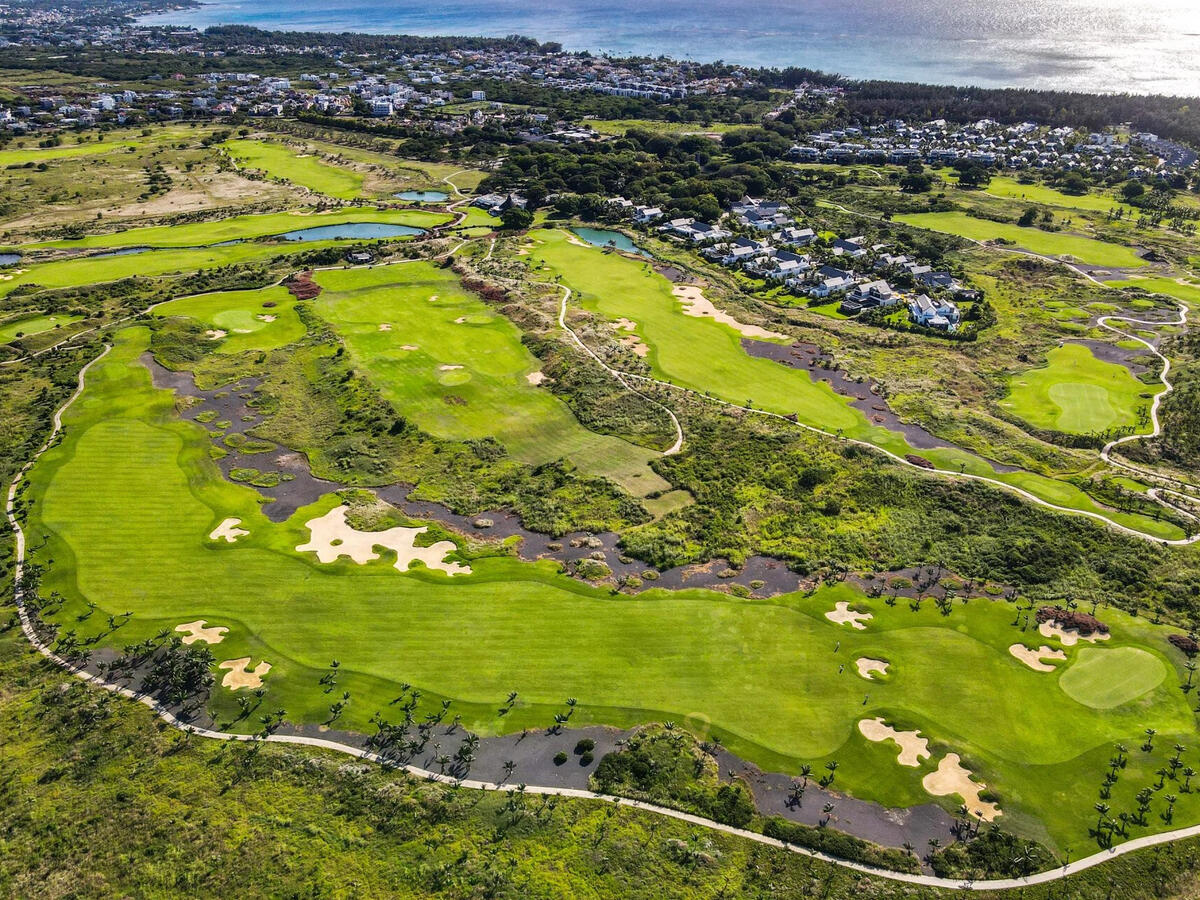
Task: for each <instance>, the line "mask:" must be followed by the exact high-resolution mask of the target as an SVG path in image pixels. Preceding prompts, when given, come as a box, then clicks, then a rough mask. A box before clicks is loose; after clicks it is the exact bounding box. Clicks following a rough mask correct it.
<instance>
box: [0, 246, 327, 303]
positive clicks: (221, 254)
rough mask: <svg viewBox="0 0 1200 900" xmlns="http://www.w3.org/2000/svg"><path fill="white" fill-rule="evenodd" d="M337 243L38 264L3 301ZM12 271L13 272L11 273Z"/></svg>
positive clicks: (8, 287) (6, 288) (4, 285)
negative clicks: (36, 291)
mask: <svg viewBox="0 0 1200 900" xmlns="http://www.w3.org/2000/svg"><path fill="white" fill-rule="evenodd" d="M337 244H338V242H337V241H312V242H308V243H304V244H298V243H289V242H281V243H245V244H233V245H230V246H227V247H202V248H197V249H194V250H152V251H148V252H146V253H136V254H129V255H127V256H108V257H104V258H103V259H95V258H92V259H89V258H86V257H79V258H75V259H62V260H56V261H54V262H47V263H34V264H32V265H29V266H27V267H26V268H25V270H24V271H23V272H22V273H21V274H20V275H16V274H14V275H13V278H12V280H11V281H0V297H4V296H7V295H8V294H9V293H10V292H11V291H12V290H13V288H16V287H18V286H20V285H30V286H37V287H41V288H66V287H79V286H81V285H85V284H98V283H101V282H106V281H117V280H119V279H122V278H132V277H134V276H135V275H145V276H150V277H154V276H160V275H178V274H186V273H189V272H197V271H200V270H202V269H216V268H219V267H221V266H230V265H236V264H239V263H252V262H262V261H265V260H268V259H271V258H272V257H276V256H282V255H285V254H288V253H295V252H297V251H299V250H319V249H321V248H324V247H333V246H337ZM10 271H12V270H10Z"/></svg>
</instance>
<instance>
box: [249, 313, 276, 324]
mask: <svg viewBox="0 0 1200 900" xmlns="http://www.w3.org/2000/svg"><path fill="white" fill-rule="evenodd" d="M254 318H256V319H258V321H260V322H274V321H275V320H276V319H278V318H279V316H273V315H271V314H270V313H260V314H259V315H257V316H255V317H254Z"/></svg>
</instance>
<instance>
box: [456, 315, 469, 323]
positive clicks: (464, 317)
mask: <svg viewBox="0 0 1200 900" xmlns="http://www.w3.org/2000/svg"><path fill="white" fill-rule="evenodd" d="M466 321H467V317H466V316H459V317H458V318H457V319H455V320H454V324H455V325H462V324H464V323H465V322H466Z"/></svg>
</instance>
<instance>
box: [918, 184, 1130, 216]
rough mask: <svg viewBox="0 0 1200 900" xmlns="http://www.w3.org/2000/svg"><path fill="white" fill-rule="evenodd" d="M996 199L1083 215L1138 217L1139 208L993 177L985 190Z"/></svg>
mask: <svg viewBox="0 0 1200 900" xmlns="http://www.w3.org/2000/svg"><path fill="white" fill-rule="evenodd" d="M941 174H943V176H944V177H947V180H949V181H952V182H957V180H958V179H957V178H955V177H949V176H946V175H945V173H941ZM983 192H984V193H986V194H991V195H992V196H993V197H1002V198H1004V199H1006V200H1019V201H1021V202H1028V203H1037V204H1041V205H1043V206H1059V207H1062V208H1064V209H1075V210H1079V211H1081V212H1098V213H1107V212H1108V211H1109V210H1110V209H1124V210H1125V213H1126V214H1127V215H1130V214H1132V215H1134V216H1135V217H1136V216H1137V214H1138V212H1139V211H1138V210H1137V209H1136V208H1135V207H1132V206H1130V205H1129V204H1127V203H1123V202H1122V201H1121V200H1118V199H1117V198H1116V197H1115V196H1113V195H1111V194H1105V193H1100V192H1096V191H1089V192H1088V193H1086V194H1065V193H1063V192H1062V191H1060V190H1056V189H1055V188H1052V187H1049V186H1047V185H1044V184H1022V183H1021V182H1020V181H1018V180H1017V179H1016V178H1011V177H1009V176H1008V175H993V176H992V180H991V182H990V183H989V184H988V186H987V187H986V188H984V189H983Z"/></svg>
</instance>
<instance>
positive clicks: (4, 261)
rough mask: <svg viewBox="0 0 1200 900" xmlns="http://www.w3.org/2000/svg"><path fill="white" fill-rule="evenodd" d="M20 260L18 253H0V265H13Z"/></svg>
mask: <svg viewBox="0 0 1200 900" xmlns="http://www.w3.org/2000/svg"><path fill="white" fill-rule="evenodd" d="M20 261H21V254H20V253H0V266H15V265H16V264H17V263H19V262H20Z"/></svg>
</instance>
